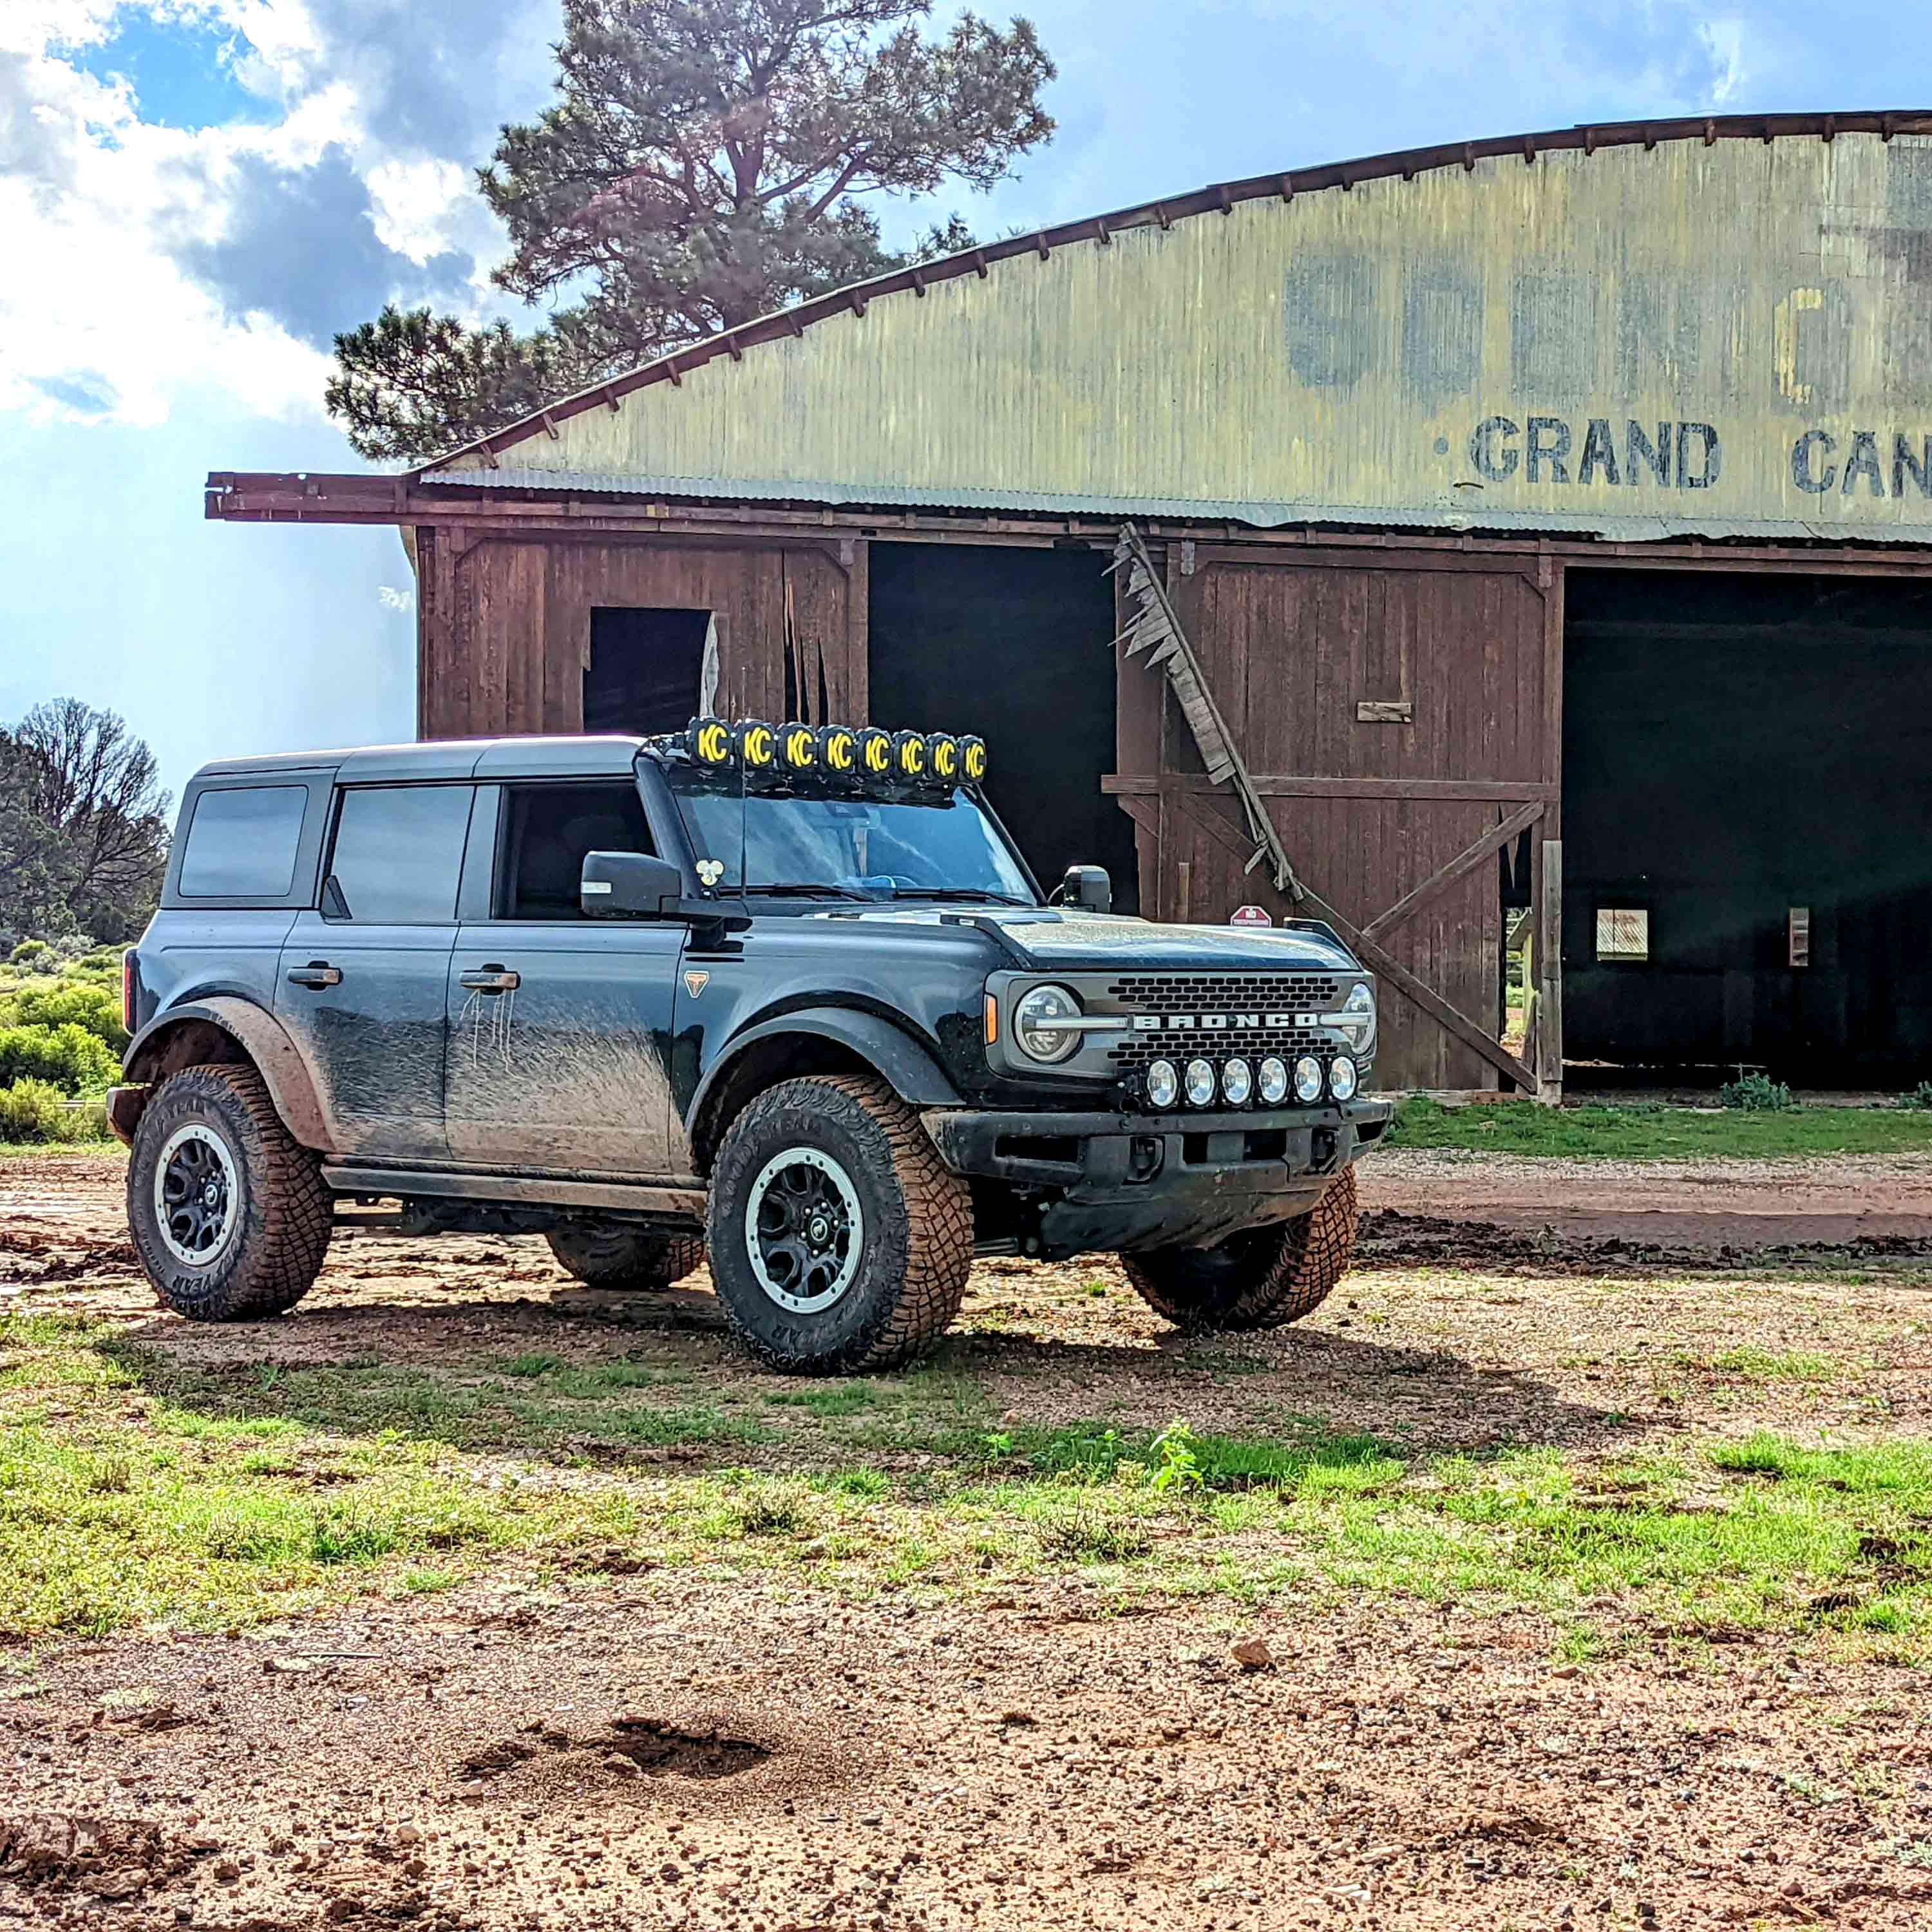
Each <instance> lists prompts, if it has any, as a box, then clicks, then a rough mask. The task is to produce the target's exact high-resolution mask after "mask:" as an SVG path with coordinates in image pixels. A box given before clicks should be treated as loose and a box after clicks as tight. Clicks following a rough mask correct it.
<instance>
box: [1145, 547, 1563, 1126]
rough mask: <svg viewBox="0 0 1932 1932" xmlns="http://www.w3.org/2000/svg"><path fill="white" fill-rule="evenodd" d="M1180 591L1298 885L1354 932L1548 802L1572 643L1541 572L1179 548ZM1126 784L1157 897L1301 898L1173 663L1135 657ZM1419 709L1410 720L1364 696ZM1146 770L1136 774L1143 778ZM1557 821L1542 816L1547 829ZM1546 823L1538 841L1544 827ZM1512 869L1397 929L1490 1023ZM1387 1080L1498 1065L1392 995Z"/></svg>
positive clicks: (1435, 1084)
mask: <svg viewBox="0 0 1932 1932" xmlns="http://www.w3.org/2000/svg"><path fill="white" fill-rule="evenodd" d="M1167 570H1168V586H1169V595H1170V596H1171V597H1172V599H1173V601H1174V604H1175V608H1176V610H1177V611H1178V613H1179V615H1180V616H1181V621H1182V622H1183V624H1184V626H1185V627H1186V628H1187V631H1188V634H1189V637H1190V640H1192V642H1193V644H1194V646H1195V649H1196V652H1197V653H1198V654H1199V657H1200V658H1201V660H1202V667H1203V669H1204V670H1205V672H1206V674H1207V676H1208V681H1209V684H1210V686H1211V688H1212V690H1213V691H1214V695H1215V697H1216V699H1217V702H1218V703H1220V707H1221V709H1222V712H1223V715H1224V716H1225V718H1226V720H1227V722H1228V724H1229V728H1230V730H1232V733H1233V734H1234V736H1235V739H1236V742H1238V745H1240V747H1241V751H1242V754H1243V756H1244V758H1245V760H1246V761H1247V766H1248V768H1249V770H1250V772H1251V773H1252V774H1253V776H1254V778H1255V780H1256V784H1257V786H1258V787H1259V790H1261V791H1262V793H1263V794H1264V795H1265V796H1266V798H1267V800H1268V808H1269V811H1270V813H1271V816H1272V817H1273V819H1274V823H1275V826H1276V827H1277V830H1278V831H1279V832H1280V835H1281V837H1282V840H1283V844H1285V846H1286V848H1287V850H1288V853H1289V857H1290V859H1291V860H1292V862H1293V863H1294V865H1295V868H1296V870H1297V871H1298V873H1299V874H1301V877H1303V878H1304V880H1305V882H1306V883H1307V884H1308V885H1309V886H1310V887H1311V888H1312V889H1313V890H1314V891H1315V892H1316V893H1318V894H1319V895H1320V896H1321V897H1322V898H1324V899H1325V900H1327V901H1328V902H1329V904H1331V905H1332V906H1333V907H1334V909H1335V910H1337V912H1339V913H1341V914H1342V915H1343V916H1344V917H1345V918H1346V919H1349V920H1350V921H1351V922H1353V923H1354V924H1355V925H1357V926H1361V925H1363V924H1365V923H1367V922H1368V921H1370V919H1373V918H1374V917H1375V916H1376V915H1377V914H1378V913H1381V912H1382V911H1384V910H1387V909H1388V907H1391V906H1392V905H1394V904H1395V903H1396V902H1397V901H1399V900H1400V899H1401V898H1403V896H1404V895H1406V893H1408V892H1410V891H1411V890H1412V889H1414V888H1415V886H1418V885H1420V884H1421V883H1423V882H1424V880H1427V879H1428V878H1430V877H1431V875H1433V874H1435V873H1436V871H1439V870H1440V869H1441V868H1442V867H1443V866H1445V865H1447V864H1448V862H1450V861H1451V859H1454V858H1455V857H1456V856H1457V854H1458V853H1461V852H1462V851H1463V850H1465V849H1466V847H1469V845H1471V844H1473V843H1475V841H1477V840H1478V838H1480V837H1481V835H1482V834H1483V833H1484V831H1485V830H1486V829H1488V828H1489V827H1490V826H1495V825H1496V824H1498V823H1500V822H1501V820H1502V819H1504V818H1505V817H1507V816H1508V815H1509V814H1511V813H1512V812H1513V811H1516V810H1517V808H1520V806H1522V805H1526V804H1527V803H1529V802H1532V801H1534V800H1538V799H1541V800H1544V801H1545V802H1546V804H1547V805H1550V806H1553V802H1554V800H1555V798H1556V780H1557V772H1556V755H1557V751H1556V734H1555V730H1554V720H1555V716H1556V692H1555V691H1554V690H1553V688H1552V684H1551V681H1550V680H1551V678H1552V676H1553V669H1554V666H1555V664H1556V662H1557V661H1558V660H1557V659H1556V647H1557V640H1559V637H1560V632H1559V618H1558V616H1557V613H1556V602H1557V598H1556V591H1555V586H1554V583H1553V581H1550V580H1546V578H1547V569H1540V568H1539V566H1538V565H1537V564H1536V563H1535V562H1534V561H1532V562H1531V564H1530V565H1529V569H1528V570H1527V571H1524V570H1519V569H1515V568H1508V567H1505V566H1504V565H1502V563H1501V562H1499V561H1485V560H1484V559H1482V558H1481V556H1471V557H1468V558H1461V559H1447V558H1440V557H1439V558H1434V559H1429V558H1425V557H1423V556H1419V555H1416V554H1415V553H1412V554H1411V555H1410V556H1408V557H1406V558H1405V557H1403V556H1401V555H1400V553H1397V554H1396V555H1395V556H1393V557H1388V558H1383V559H1375V560H1373V561H1368V562H1364V561H1360V560H1358V559H1355V558H1351V557H1349V556H1342V555H1336V554H1333V553H1331V554H1329V555H1328V556H1319V554H1318V556H1316V558H1313V559H1307V560H1298V561H1296V562H1279V561H1275V560H1272V559H1270V558H1268V556H1266V555H1265V554H1262V555H1258V554H1257V553H1256V550H1255V549H1254V548H1253V547H1249V548H1247V549H1245V550H1244V549H1242V548H1241V547H1236V546H1229V547H1214V548H1211V547H1208V546H1206V545H1201V546H1198V547H1193V556H1192V558H1191V559H1190V558H1189V557H1188V556H1187V555H1186V553H1185V550H1184V549H1183V548H1182V547H1181V546H1171V547H1169V552H1168V556H1167ZM1121 679H1122V683H1121V733H1120V769H1121V778H1120V779H1118V780H1116V781H1115V786H1116V788H1117V789H1124V790H1126V793H1127V795H1126V796H1124V797H1123V799H1122V802H1123V804H1124V805H1125V806H1126V807H1127V809H1128V810H1129V811H1130V814H1131V815H1133V817H1134V818H1135V820H1136V825H1137V827H1138V829H1139V841H1138V842H1139V855H1140V861H1141V874H1142V905H1143V907H1144V909H1146V910H1150V911H1151V912H1154V913H1156V914H1157V916H1161V917H1165V918H1184V919H1195V920H1208V921H1214V922H1218V921H1220V920H1223V919H1226V918H1227V916H1229V913H1231V912H1232V910H1234V908H1235V907H1236V906H1238V905H1239V904H1242V903H1244V901H1256V902H1259V903H1261V904H1265V905H1268V907H1270V909H1271V910H1273V911H1274V912H1275V913H1277V915H1284V914H1286V913H1289V912H1291V911H1292V910H1293V908H1292V907H1291V906H1290V904H1289V902H1288V901H1287V900H1286V898H1283V897H1282V896H1281V895H1277V894H1276V893H1274V892H1273V891H1272V889H1271V887H1270V886H1269V885H1268V883H1267V881H1266V880H1265V878H1264V877H1263V875H1262V874H1261V873H1259V872H1256V873H1253V874H1247V873H1244V869H1243V868H1244V865H1245V863H1246V862H1247V858H1248V856H1249V853H1250V849H1251V847H1250V843H1249V841H1247V839H1246V838H1245V835H1244V832H1243V829H1242V828H1241V821H1240V817H1239V812H1238V808H1237V807H1236V806H1235V804H1234V802H1233V800H1232V798H1231V797H1230V796H1229V794H1228V793H1227V792H1226V790H1225V789H1224V788H1221V787H1214V786H1211V784H1209V783H1208V780H1207V778H1206V777H1205V773H1204V772H1203V771H1202V764H1201V761H1200V759H1199V755H1198V754H1197V753H1196V749H1195V746H1194V743H1193V738H1192V736H1191V734H1190V733H1189V731H1188V729H1187V724H1186V722H1185V721H1184V718H1182V715H1181V710H1180V707H1179V706H1178V704H1177V703H1175V701H1174V700H1173V699H1172V697H1171V695H1169V694H1168V692H1167V687H1166V682H1165V680H1164V679H1163V678H1162V677H1161V676H1160V675H1159V673H1156V672H1154V671H1152V670H1148V669H1147V668H1146V667H1145V666H1143V665H1142V664H1141V663H1139V661H1135V662H1133V663H1131V664H1125V665H1124V666H1123V667H1122V669H1121ZM1363 703H1377V704H1382V705H1401V704H1403V703H1406V704H1407V705H1408V706H1409V707H1410V710H1411V715H1410V718H1409V720H1408V721H1406V722H1376V723H1371V722H1366V721H1363V720H1362V719H1361V718H1360V717H1359V716H1358V705H1361V704H1363ZM1136 783H1138V784H1139V786H1140V787H1143V788H1142V789H1141V790H1139V791H1138V792H1136V791H1135V790H1133V789H1131V787H1133V785H1135V784H1136ZM1541 829H1544V828H1541V827H1539V828H1538V831H1539V832H1541ZM1501 917H1502V895H1501V889H1500V883H1499V867H1498V865H1497V864H1496V862H1490V863H1489V864H1487V865H1482V866H1479V867H1478V868H1476V869H1475V871H1473V872H1472V873H1471V874H1469V876H1468V877H1466V878H1464V879H1463V880H1461V881H1460V883H1457V884H1456V885H1454V886H1451V888H1449V889H1448V890H1447V891H1445V892H1443V893H1442V894H1441V895H1440V896H1439V897H1437V898H1435V899H1434V900H1433V901H1431V902H1430V903H1429V904H1427V905H1426V906H1425V907H1424V908H1423V909H1422V910H1421V911H1420V912H1419V913H1417V914H1416V915H1415V916H1414V917H1413V918H1412V919H1408V920H1406V921H1405V922H1403V923H1402V924H1401V925H1400V926H1397V927H1395V928H1394V929H1392V931H1391V932H1390V934H1389V935H1388V938H1387V939H1386V941H1385V944H1387V945H1388V948H1389V950H1390V951H1391V953H1392V954H1393V955H1394V956H1395V957H1396V958H1397V959H1398V960H1399V961H1400V963H1401V964H1402V965H1404V966H1406V967H1407V968H1409V970H1410V971H1412V972H1414V973H1415V974H1416V975H1417V976H1418V977H1419V978H1421V980H1424V982H1425V983H1427V985H1428V986H1430V987H1431V988H1432V989H1434V990H1435V991H1436V992H1437V993H1439V995H1441V996H1442V998H1444V999H1445V1000H1446V1001H1448V1003H1449V1004H1451V1006H1452V1007H1455V1008H1457V1010H1459V1011H1460V1012H1461V1013H1464V1014H1466V1015H1467V1016H1469V1018H1471V1019H1474V1020H1477V1021H1478V1022H1483V1023H1484V1024H1485V1025H1486V1026H1487V1028H1488V1030H1489V1031H1491V1032H1492V1034H1493V1032H1494V1031H1496V1025H1497V1022H1499V1019H1500V1014H1499V1010H1498V1009H1499V980H1498V941H1499V928H1500V921H1501ZM1382 1004H1383V1014H1384V1023H1383V1034H1382V1048H1381V1050H1380V1052H1379V1057H1378V1069H1379V1076H1380V1078H1381V1079H1382V1082H1383V1083H1384V1084H1385V1085H1390V1086H1402V1087H1429V1088H1477V1087H1485V1086H1491V1085H1495V1084H1496V1075H1495V1073H1494V1072H1493V1070H1491V1068H1490V1067H1489V1066H1488V1065H1487V1064H1486V1063H1485V1062H1484V1061H1482V1060H1481V1059H1480V1058H1478V1056H1477V1055H1475V1054H1474V1053H1473V1052H1472V1051H1471V1050H1470V1049H1469V1048H1468V1047H1466V1046H1463V1045H1462V1044H1461V1043H1459V1042H1457V1040H1454V1039H1453V1038H1452V1037H1451V1036H1450V1035H1449V1034H1448V1033H1446V1032H1445V1031H1443V1030H1442V1028H1439V1026H1437V1025H1436V1023H1435V1022H1433V1021H1432V1020H1430V1019H1428V1018H1427V1017H1426V1016H1424V1015H1423V1014H1422V1013H1420V1012H1418V1010H1416V1008H1415V1007H1414V1006H1412V1004H1409V1002H1407V1001H1405V1000H1403V998H1400V997H1399V996H1397V995H1393V994H1391V993H1389V992H1385V995H1384V998H1383V1003H1382Z"/></svg>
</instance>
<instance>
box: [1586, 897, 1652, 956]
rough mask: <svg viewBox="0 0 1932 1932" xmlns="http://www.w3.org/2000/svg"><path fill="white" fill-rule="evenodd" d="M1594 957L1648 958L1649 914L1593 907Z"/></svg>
mask: <svg viewBox="0 0 1932 1932" xmlns="http://www.w3.org/2000/svg"><path fill="white" fill-rule="evenodd" d="M1597 957H1598V959H1624V960H1645V959H1649V957H1650V914H1649V913H1648V912H1647V911H1646V910H1643V908H1641V907H1636V906H1619V907H1610V906H1599V907H1598V908H1597Z"/></svg>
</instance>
